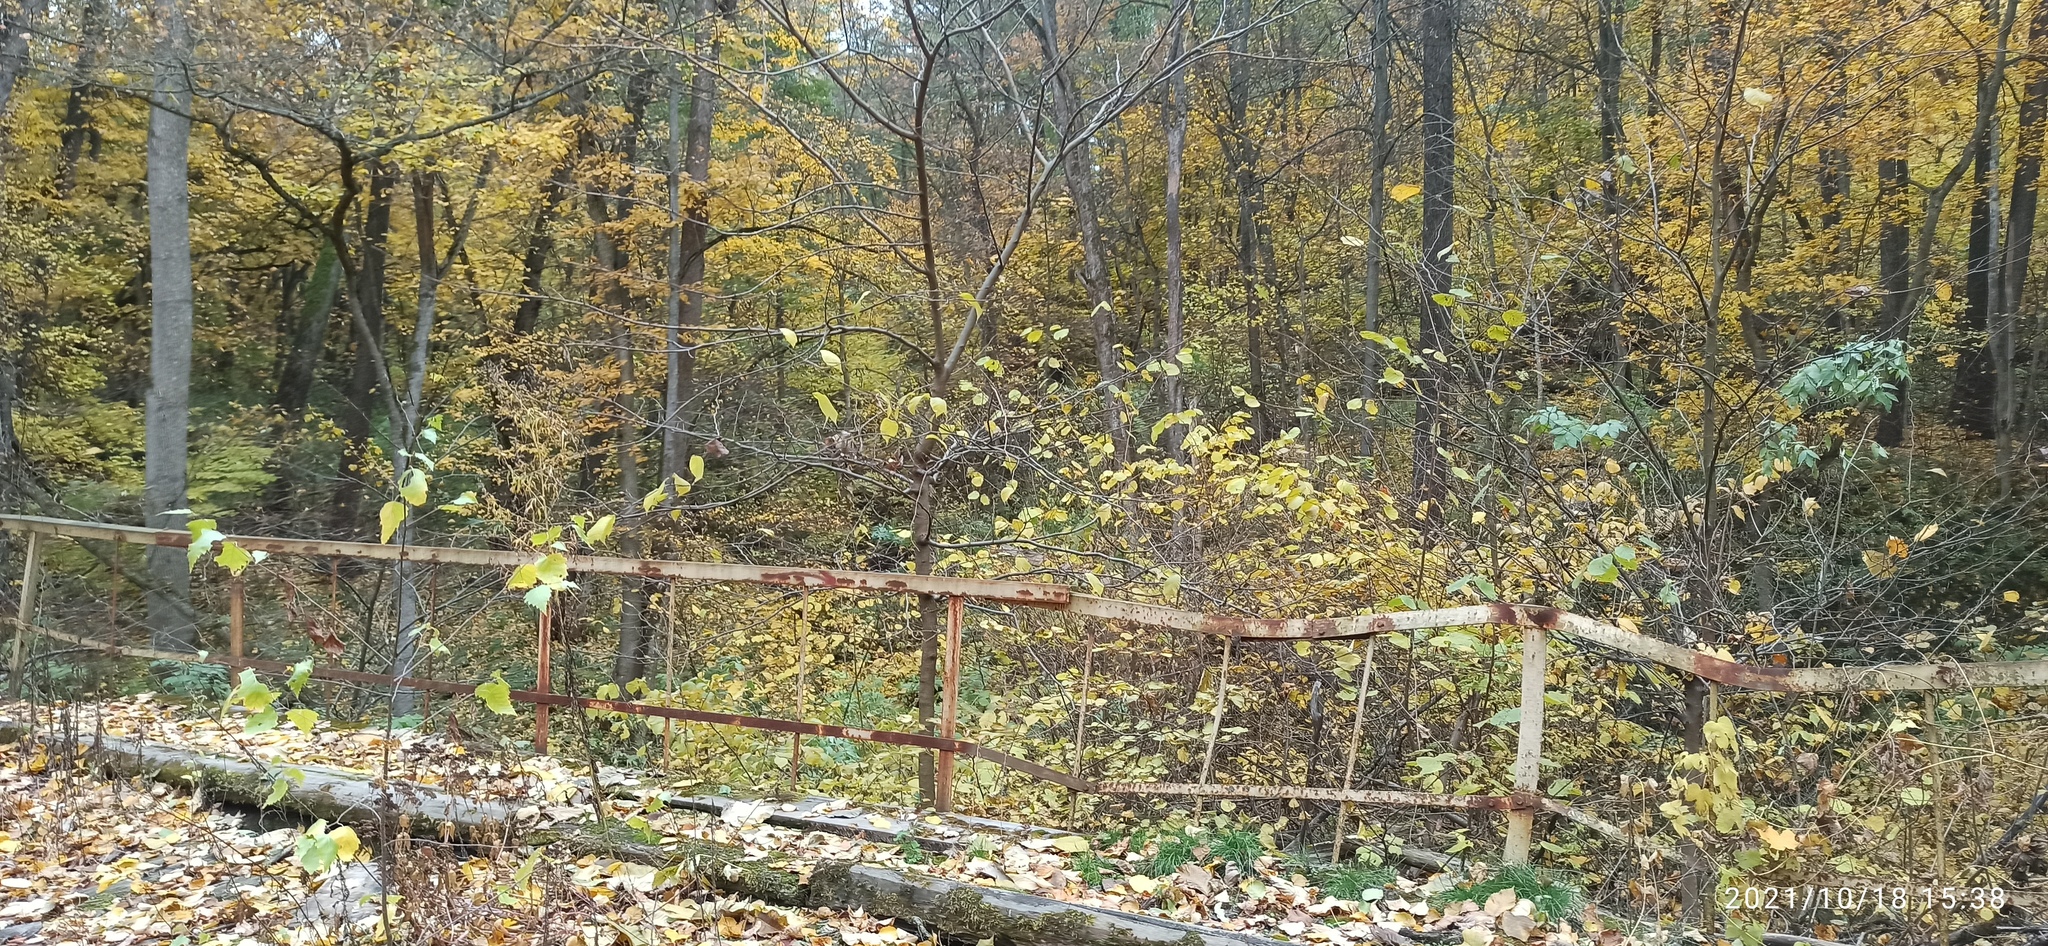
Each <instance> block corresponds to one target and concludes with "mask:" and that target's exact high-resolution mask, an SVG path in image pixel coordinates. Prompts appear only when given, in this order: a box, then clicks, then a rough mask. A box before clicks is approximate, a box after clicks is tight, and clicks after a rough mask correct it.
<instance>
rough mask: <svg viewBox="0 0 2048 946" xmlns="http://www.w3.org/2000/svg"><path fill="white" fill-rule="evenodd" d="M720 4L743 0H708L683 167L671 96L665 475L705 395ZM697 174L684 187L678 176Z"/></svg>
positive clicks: (678, 463) (681, 465) (684, 460)
mask: <svg viewBox="0 0 2048 946" xmlns="http://www.w3.org/2000/svg"><path fill="white" fill-rule="evenodd" d="M714 8H715V9H716V11H717V13H718V17H719V19H721V20H723V19H729V18H731V16H732V15H733V12H734V10H735V9H736V7H735V0H703V3H702V6H701V7H700V10H701V14H700V15H703V16H704V17H705V19H704V21H703V22H704V26H703V27H702V32H700V33H699V34H698V37H697V42H698V44H699V46H701V47H702V49H703V51H702V54H701V58H700V59H698V61H697V65H696V67H695V68H693V69H691V70H690V120H689V123H688V124H686V125H685V126H683V137H682V141H681V142H680V144H681V148H682V155H681V168H680V170H678V169H677V165H676V160H677V155H676V153H675V149H676V147H677V144H678V142H677V141H676V140H675V130H674V129H675V121H676V113H675V107H676V103H675V100H674V98H673V97H671V98H670V100H669V129H670V131H669V162H670V164H669V168H670V170H669V194H668V196H669V214H670V216H671V217H672V218H674V217H680V218H681V220H682V224H681V226H679V227H677V228H676V230H675V233H674V235H673V236H671V237H670V242H669V255H668V261H669V295H668V314H669V319H668V322H669V324H668V334H667V344H668V365H667V369H668V377H667V379H666V384H665V385H664V387H663V393H664V397H665V399H666V400H667V402H668V403H667V404H665V405H663V412H662V413H663V416H662V438H661V472H662V476H663V477H664V478H669V477H676V476H681V475H683V474H684V472H685V471H686V470H687V469H688V468H689V460H690V456H689V454H690V437H689V428H690V425H691V419H690V402H691V401H692V400H694V399H695V398H696V396H697V355H696V353H695V352H694V351H691V350H690V349H689V348H688V347H687V346H688V345H689V344H690V342H691V337H690V336H688V335H687V334H686V333H687V332H688V330H689V328H690V327H693V326H697V325H702V324H704V263H705V260H704V253H705V250H706V249H707V246H706V244H707V243H708V242H709V237H710V233H711V217H710V204H711V201H710V196H711V191H710V189H711V131H712V128H713V123H714V122H715V121H716V119H717V117H718V77H717V76H716V75H714V74H713V73H712V71H711V68H710V66H709V65H707V64H708V63H715V62H717V61H718V57H719V52H720V48H721V46H722V45H723V43H722V41H721V39H720V34H719V31H718V24H717V23H716V22H715V21H713V20H711V19H710V18H709V14H710V13H711V12H712V11H713V9H714ZM678 174H680V175H681V176H683V177H688V178H689V179H690V187H689V189H688V192H687V193H684V191H683V189H682V187H681V186H680V182H679V181H678V180H677V176H678Z"/></svg>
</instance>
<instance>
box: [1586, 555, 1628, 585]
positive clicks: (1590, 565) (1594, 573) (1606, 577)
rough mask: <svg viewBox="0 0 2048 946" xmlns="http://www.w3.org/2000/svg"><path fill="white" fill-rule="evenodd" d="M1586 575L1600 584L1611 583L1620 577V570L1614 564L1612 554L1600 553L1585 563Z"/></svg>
mask: <svg viewBox="0 0 2048 946" xmlns="http://www.w3.org/2000/svg"><path fill="white" fill-rule="evenodd" d="M1586 577H1587V578H1590V579H1592V580H1594V581H1597V582H1600V583H1601V584H1613V583H1614V581H1615V579H1618V578H1620V577H1621V570H1620V569H1619V568H1616V567H1615V565H1614V556H1612V555H1602V556H1600V557H1599V558H1596V559H1594V560H1592V561H1590V562H1587V563H1586Z"/></svg>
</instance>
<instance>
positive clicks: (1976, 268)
mask: <svg viewBox="0 0 2048 946" xmlns="http://www.w3.org/2000/svg"><path fill="white" fill-rule="evenodd" d="M1984 144H1985V142H1982V141H1980V142H1978V147H1977V162H1976V167H1975V170H1974V174H1973V179H1974V183H1975V184H1976V188H1977V190H1976V193H1975V194H1974V195H1973V196H1972V199H1971V200H1970V245H1969V251H1968V256H1967V264H1968V266H1967V269H1966V270H1965V273H1964V276H1963V312H1962V315H1961V316H1960V317H1959V318H1957V319H1956V328H1957V330H1959V331H1962V332H1966V333H1969V334H1970V335H1972V336H1974V337H1978V338H1982V339H1983V340H1982V341H1979V342H1978V343H1977V344H1974V345H1971V346H1970V347H1969V348H1967V349H1965V350H1964V351H1963V354H1962V357H1961V358H1959V359H1957V361H1956V381H1955V388H1954V389H1953V390H1952V391H1951V392H1950V393H1949V412H1950V413H1951V414H1953V415H1954V416H1955V420H1956V423H1957V425H1958V426H1961V427H1963V428H1964V429H1966V430H1971V431H1975V432H1976V433H1978V434H1981V435H1984V436H1987V437H1988V436H1991V435H1992V433H1993V432H1994V431H1995V429H1996V424H1995V422H1994V421H1993V414H1994V413H1995V412H1994V409H1993V406H1992V402H1993V401H1994V400H1995V399H1996V396H1997V395H1996V393H1995V390H1996V387H1997V381H1996V380H1995V377H1994V371H1993V368H1992V365H1991V362H1992V354H1991V347H1992V346H1991V341H1990V339H1989V338H1988V337H1986V333H1987V330H1988V329H1989V327H1990V325H1991V315H1990V313H1991V309H1992V300H1991V296H1992V292H1991V269H1992V266H1991V240H1992V229H1993V225H1992V221H1991V213H1992V197H1991V189H1990V178H1991V175H1992V174H1993V173H1994V171H1993V170H1992V156H1991V149H1990V148H1987V147H1984Z"/></svg>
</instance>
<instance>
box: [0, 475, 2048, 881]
mask: <svg viewBox="0 0 2048 946" xmlns="http://www.w3.org/2000/svg"><path fill="white" fill-rule="evenodd" d="M0 528H4V529H6V530H9V531H12V532H18V533H24V534H26V535H27V536H28V543H27V544H28V548H27V556H26V566H25V570H24V575H23V584H22V589H23V590H22V595H21V599H20V608H19V610H18V612H17V615H16V618H15V626H16V633H15V635H14V641H13V649H12V653H11V658H10V660H9V664H8V666H9V686H10V688H11V689H12V690H16V691H18V689H19V687H20V683H21V679H22V669H23V660H24V657H25V655H26V653H27V641H28V639H29V638H30V636H32V635H42V636H46V637H49V638H52V639H55V640H59V641H63V642H66V643H68V644H71V645H73V646H74V647H79V648H86V649H90V650H94V651H98V652H103V653H107V654H113V655H120V656H128V657H139V658H147V659H156V660H170V661H178V662H182V663H199V664H215V665H221V666H226V667H228V668H231V669H235V668H244V667H246V668H250V669H254V670H258V671H262V672H266V673H290V672H291V671H292V669H293V668H292V667H291V666H290V665H288V664H283V663H279V662H276V661H267V660H260V659H255V658H251V657H248V656H245V655H244V654H243V647H242V610H243V595H244V587H245V586H244V585H243V583H242V582H241V581H240V580H236V581H234V582H232V583H231V584H230V586H229V653H228V654H227V655H226V656H224V657H219V656H214V655H208V654H191V653H177V652H172V651H166V650H159V649H153V648H140V647H129V646H123V645H120V644H116V643H112V642H107V641H97V640H93V639H91V638H89V637H87V636H84V635H79V634H73V633H69V632H66V631H62V630H59V629H55V628H39V627H36V626H35V615H36V606H37V600H36V599H37V588H38V584H39V578H40V568H41V556H42V551H43V546H44V542H45V540H46V539H48V538H66V539H72V540H97V541H108V542H117V543H127V544H136V545H145V546H168V547H174V548H185V547H188V546H190V545H191V543H192V536H191V535H190V534H189V533H188V532H185V531H178V530H158V529H145V528H139V527H135V526H121V525H109V524H104V523H95V522H79V521H72V520H63V519H48V518H42V517H36V516H0ZM225 541H231V542H234V543H235V544H237V545H239V546H241V547H242V548H243V549H245V550H248V551H262V552H266V553H270V554H276V555H302V556H313V557H320V558H328V559H341V558H347V559H360V560H367V561H390V562H395V561H406V562H420V563H437V564H451V565H466V566H476V567H482V568H500V569H506V570H511V569H516V568H518V567H520V566H522V565H528V564H531V562H532V560H533V556H532V554H531V553H529V552H519V551H509V550H496V549H478V548H457V547H445V546H419V545H412V546H395V545H377V544H371V543H366V542H340V541H328V540H319V539H293V538H280V537H274V536H249V535H229V536H226V538H225ZM567 559H568V567H569V572H570V573H571V574H572V575H574V574H583V575H615V576H634V577H641V578H655V579H668V580H671V581H677V580H687V581H704V582H736V583H746V584H756V585H768V586H780V587H789V588H801V589H821V590H835V591H852V592H865V593H875V594H911V595H918V596H922V597H930V598H944V599H946V603H947V608H946V628H945V647H944V649H943V652H944V654H945V665H944V682H943V684H942V685H943V690H942V696H943V702H942V704H941V707H940V718H939V720H938V733H937V734H936V735H933V734H927V733H911V732H897V731H890V730H880V729H863V728H857V727H849V726H836V725H830V724H824V723H810V722H803V721H800V720H790V719H777V718H772V717H761V716H745V715H738V714H728V713H716V712H708V711H703V710H692V709H685V708H681V707H675V706H664V705H660V704H655V703H647V702H641V701H634V700H613V699H598V698H593V697H583V696H576V695H571V694H561V693H554V692H551V691H550V690H551V688H550V687H549V681H548V676H547V673H546V671H545V667H546V664H547V661H548V659H549V647H550V644H549V638H550V636H551V635H550V634H549V631H548V621H549V616H550V611H548V610H542V611H541V612H540V614H539V620H538V624H539V627H538V647H539V659H540V664H541V668H542V669H541V672H540V673H539V674H538V683H537V685H538V686H540V687H541V689H539V690H513V691H512V692H511V698H512V699H513V700H514V701H516V702H522V703H528V704H532V705H533V706H535V707H536V717H537V718H536V726H535V729H536V732H535V737H536V748H537V749H539V750H540V751H541V752H543V753H544V752H546V751H547V738H548V736H547V712H548V710H549V708H551V707H564V708H578V709H587V710H602V711H608V712H616V713H625V714H630V715H638V716H648V717H656V718H662V719H670V720H679V721H684V722H696V723H710V724H715V725H724V726H738V727H744V728H750V729H756V730H763V731H770V732H786V733H790V734H792V735H793V736H795V737H797V738H801V737H803V736H820V737H836V738H841V739H848V740H854V741H862V742H876V743H886V744H891V745H899V746H908V747H913V748H918V749H924V750H929V751H932V752H936V753H938V773H937V774H938V780H937V783H936V786H935V792H934V796H935V797H934V798H933V799H932V800H933V802H934V806H935V807H936V808H938V809H940V810H948V809H950V808H951V805H952V782H953V779H952V774H953V762H954V759H955V758H956V757H957V756H962V755H964V756H968V757H969V758H975V759H981V760H984V761H987V762H990V763H993V764H995V765H998V766H1001V767H1003V768H1006V769H1010V770H1012V771H1016V772H1020V773H1023V774H1026V775H1030V776H1032V777H1035V778H1039V779H1043V780H1045V781H1047V782H1051V783H1053V784H1056V785H1059V786H1062V787H1064V788H1067V789H1069V790H1072V791H1074V792H1088V793H1097V794H1143V795H1173V796H1187V797H1198V798H1199V797H1238V798H1287V799H1297V800H1304V801H1327V802H1337V803H1339V804H1340V805H1346V806H1348V805H1350V804H1366V805H1401V806H1410V807H1424V808H1454V809H1468V810H1497V811H1503V812H1505V813H1506V816H1507V819H1508V831H1507V835H1506V839H1505V845H1504V850H1503V857H1502V860H1503V861H1504V862H1506V863H1521V862H1526V861H1527V860H1528V856H1529V850H1530V846H1531V843H1532V839H1533V835H1534V825H1535V816H1536V814H1537V813H1538V812H1547V813H1550V814H1553V815H1557V816H1559V817H1562V818H1565V819H1566V820H1568V821H1571V822H1572V823H1574V824H1578V825H1580V826H1583V827H1587V828H1590V829H1593V830H1595V831H1598V832H1600V833H1602V834H1605V835H1608V836H1610V837H1614V838H1627V837H1628V835H1627V833H1626V832H1625V831H1623V830H1622V829H1620V828H1619V827H1616V826H1614V825H1612V824H1608V823H1607V822H1604V821H1602V820H1600V819H1599V818H1597V817H1594V816H1593V815H1591V814H1589V813H1587V812H1584V811H1582V810H1579V809H1575V808H1572V807H1571V806H1568V805H1565V804H1563V803H1561V802H1559V801H1556V800H1554V799H1549V798H1545V797H1543V796H1542V794H1541V792H1540V790H1539V782H1538V768H1539V765H1540V763H1541V760H1542V753H1543V731H1544V721H1543V716H1544V689H1545V665H1546V660H1547V652H1548V649H1549V635H1550V634H1551V633H1552V632H1556V633H1558V634H1561V635H1563V636H1565V637H1569V638H1572V639H1575V640H1578V641H1580V642H1582V643H1585V644H1592V645H1596V646H1599V647H1603V648H1607V649H1610V650H1614V651H1618V652H1620V653H1623V654H1627V655H1629V656H1632V657H1636V658H1640V659H1643V660H1648V661H1651V662H1654V663H1658V664H1661V665H1663V666H1665V667H1669V668H1671V669H1674V670H1678V671H1682V672H1685V673H1689V674H1692V675H1695V676H1698V677H1700V678H1703V679H1706V680H1709V681H1713V682H1717V683H1721V684H1724V685H1728V686H1734V687H1739V688H1743V689H1750V690H1759V691H1770V692H1787V693H1790V692H1833V691H1843V690H1933V689H1951V688H1964V687H1978V686H2008V687H2026V686H2048V660H2024V661H1995V662H1984V663H1953V662H1951V663H1945V664H1936V663H1918V664H1886V665H1877V666H1866V667H1818V668H1788V667H1767V666H1758V665H1755V664H1749V663H1744V662H1742V661H1737V660H1732V659H1729V658H1726V657H1721V656H1717V655H1713V654H1708V653H1702V652H1699V651H1694V650H1689V649H1686V648H1683V647H1680V646H1678V645H1675V644H1671V643H1667V642H1664V641H1660V640H1657V639H1654V638H1650V637H1646V636H1644V635H1642V634H1638V633H1634V632H1631V631H1628V630H1624V629H1623V628H1620V627H1617V626H1615V625H1612V624H1608V623H1605V622H1602V621H1598V620H1595V619H1593V618H1589V617H1585V616H1583V615H1578V614H1573V613H1570V612H1567V611H1562V610H1559V609H1556V608H1550V607H1543V606H1538V605H1523V604H1507V603H1493V604H1483V605H1471V606H1465V607H1454V608H1437V609H1431V610H1421V611H1405V612H1390V613H1373V614H1360V615H1353V616H1348V617H1334V618H1287V619H1270V618H1247V617H1233V616H1226V615H1217V614H1206V613H1202V612H1196V611H1187V610H1183V609H1179V608H1174V607H1169V606H1166V605H1159V604H1152V603H1146V602H1138V601H1127V600H1122V599H1117V598H1109V597H1103V596H1099V595H1087V594H1080V593H1076V592H1074V591H1072V590H1070V589H1068V588H1065V587H1062V586H1059V585H1054V584H1048V583H1039V582H1020V581H997V580H987V579H975V578H953V577H946V576H938V575H917V574H902V573H895V572H867V571H841V570H828V569H801V568H778V567H764V566H755V565H735V564H728V563H714V562H690V561H673V560H666V559H640V558H618V557H608V556H581V555H571V556H568V557H567ZM968 600H976V601H984V602H991V603H998V604H1005V605H1013V606H1020V607H1026V608H1035V609H1043V610H1047V611H1054V612H1060V613H1065V614H1070V615H1074V616H1078V617H1088V618H1095V619H1099V620H1103V621H1108V622H1121V623H1126V624H1133V625H1141V626H1148V627H1154V628H1164V629H1175V630H1183V631H1190V632H1195V633H1200V634H1207V635H1212V636H1216V637H1221V638H1223V639H1224V640H1225V641H1226V644H1225V647H1224V648H1223V665H1222V668H1221V672H1220V673H1219V674H1218V677H1217V690H1216V695H1217V704H1216V705H1217V708H1218V715H1219V716H1220V715H1221V709H1222V707H1223V705H1224V701H1223V698H1224V696H1225V694H1226V688H1227V686H1228V683H1229V660H1230V652H1231V646H1230V645H1231V644H1233V643H1235V642H1236V641H1240V640H1280V641H1300V640H1322V641H1334V640H1356V639H1371V638H1375V637H1377V636H1380V635H1384V634H1388V633H1392V632H1397V631H1420V630H1431V629H1438V628H1450V627H1465V626H1477V625H1496V626H1512V627H1517V628H1520V629H1521V637H1522V651H1521V654H1522V656H1521V687H1520V711H1521V717H1520V721H1519V723H1518V733H1517V742H1516V752H1515V762H1514V767H1513V772H1512V775H1513V783H1512V784H1513V788H1514V790H1513V794H1511V795H1506V796H1499V795H1454V794H1441V793H1428V792H1413V791H1396V790H1380V789H1354V788H1351V787H1349V786H1350V781H1351V773H1350V771H1349V770H1350V768H1351V767H1352V763H1353V762H1354V761H1355V752H1356V742H1357V740H1356V739H1354V740H1353V743H1352V751H1353V753H1354V757H1353V758H1347V760H1346V769H1347V771H1346V773H1345V778H1344V787H1341V788H1327V787H1315V786H1295V785H1234V784H1212V783H1209V782H1208V778H1207V772H1208V765H1207V762H1206V761H1205V764H1204V771H1203V777H1202V780H1201V781H1200V782H1196V783H1184V782H1116V781H1103V782H1098V781H1090V780H1088V779H1086V778H1083V777H1082V776H1081V775H1080V771H1079V769H1080V767H1079V764H1078V763H1079V761H1080V759H1081V758H1082V755H1081V753H1082V750H1083V748H1084V746H1085V743H1086V739H1087V705H1088V704H1087V701H1088V697H1087V693H1088V687H1089V683H1090V676H1091V674H1092V666H1091V661H1090V660H1089V659H1088V658H1090V657H1092V655H1093V652H1094V648H1093V646H1092V642H1091V645H1090V646H1089V648H1088V650H1087V651H1086V655H1087V656H1086V657H1084V661H1083V667H1082V673H1081V681H1080V686H1081V693H1082V697H1081V705H1080V706H1079V707H1078V708H1077V718H1076V723H1075V739H1074V750H1075V762H1076V765H1075V767H1074V771H1068V772H1062V771H1059V770H1057V769H1054V768H1052V767H1050V766H1047V765H1042V764H1040V763H1037V762H1033V761H1030V760H1027V759H1022V758H1018V757H1017V756H1014V755H1010V754H1008V753H1004V752H1001V751H998V750H996V749H992V748H989V747H986V746H982V745H979V744H977V743H974V742H971V741H967V740H963V739H959V738H956V737H955V733H956V726H957V721H958V713H959V703H958V699H957V694H958V691H959V681H960V654H961V643H960V641H961V625H962V620H963V611H964V605H965V602H966V601H968ZM1367 653H1368V656H1367V658H1366V662H1365V665H1364V666H1365V668H1366V669H1365V671H1364V674H1365V675H1369V674H1370V672H1371V670H1370V668H1371V658H1370V653H1371V651H1370V648H1368V651H1367ZM311 675H312V677H313V678H315V679H321V680H332V681H338V682H349V683H362V684H377V685H384V686H404V687H410V688H414V689H418V690H424V691H431V692H438V693H448V694H468V693H472V692H474V691H475V689H476V685H475V684H471V683H462V682H454V681H446V680H435V679H426V678H417V677H404V678H398V677H392V676H389V675H385V674H377V673H370V672H365V671H360V670H348V669H344V668H339V667H325V666H315V667H314V669H313V671H312V674H311ZM1365 689H1366V688H1365V685H1364V676H1361V682H1360V686H1359V688H1358V690H1359V700H1360V706H1361V708H1362V707H1363V704H1364V698H1365ZM1358 718H1359V719H1360V720H1362V719H1363V716H1362V714H1361V715H1360V716H1359V717H1358ZM1219 731H1220V725H1217V724H1214V723H1212V725H1211V727H1210V729H1209V731H1208V733H1207V740H1208V747H1207V752H1208V759H1211V760H1213V757H1214V753H1215V746H1216V740H1217V736H1218V732H1219ZM1341 811H1342V809H1341V808H1340V818H1341ZM1340 832H1341V821H1340Z"/></svg>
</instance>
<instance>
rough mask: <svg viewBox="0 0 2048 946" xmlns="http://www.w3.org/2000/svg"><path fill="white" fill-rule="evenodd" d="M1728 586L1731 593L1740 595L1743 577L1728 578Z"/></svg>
mask: <svg viewBox="0 0 2048 946" xmlns="http://www.w3.org/2000/svg"><path fill="white" fill-rule="evenodd" d="M1726 587H1727V589H1728V593H1729V594H1731V595H1739V594H1741V593H1742V579H1740V578H1730V579H1728V584H1727V585H1726Z"/></svg>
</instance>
